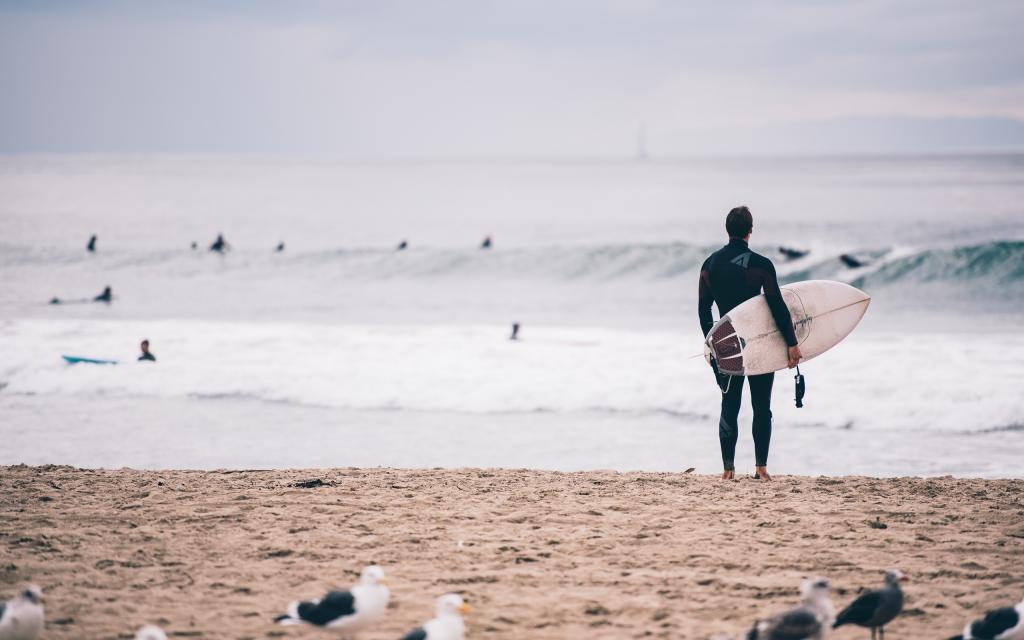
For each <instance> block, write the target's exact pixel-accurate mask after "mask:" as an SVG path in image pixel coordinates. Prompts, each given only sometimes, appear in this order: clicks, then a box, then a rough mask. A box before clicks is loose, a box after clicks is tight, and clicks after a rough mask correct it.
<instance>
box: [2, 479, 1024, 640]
mask: <svg viewBox="0 0 1024 640" xmlns="http://www.w3.org/2000/svg"><path fill="white" fill-rule="evenodd" d="M305 480H319V481H320V482H321V483H322V484H318V485H317V486H314V487H311V488H301V487H299V486H296V483H299V482H301V481H305ZM0 513H3V514H4V516H3V518H2V519H0V548H3V549H4V552H5V556H6V557H7V560H6V561H5V562H4V563H3V565H4V566H2V567H0V594H2V595H3V596H4V597H9V596H10V595H12V594H13V593H14V591H15V590H16V589H17V588H18V587H19V586H20V585H22V584H24V583H26V582H29V581H34V582H36V583H38V584H40V585H41V586H42V587H43V590H44V592H45V594H46V597H47V627H46V632H45V637H47V638H56V639H59V638H80V637H89V638H117V637H130V634H131V633H133V632H134V630H135V629H136V628H138V627H139V626H141V625H142V624H143V623H146V622H153V623H157V624H161V625H162V626H164V627H165V629H166V630H167V631H168V633H169V635H173V634H177V635H198V636H201V637H216V638H237V639H241V638H265V637H287V638H291V637H295V638H298V637H308V636H310V634H311V632H310V631H309V630H306V629H302V628H286V627H277V626H274V625H273V624H271V622H270V619H271V617H272V616H273V615H275V614H277V613H280V612H281V611H283V608H284V606H285V605H286V604H287V603H288V602H289V601H290V600H292V599H294V598H297V597H302V598H309V597H319V596H320V595H322V592H323V591H324V590H325V589H328V588H332V587H347V586H348V585H349V584H351V582H352V580H354V578H355V575H356V574H357V573H358V572H359V570H360V569H361V568H362V567H363V566H364V565H366V564H369V563H371V562H378V563H380V564H381V565H382V566H383V567H384V569H385V571H387V573H388V575H389V577H390V580H391V587H392V608H391V610H390V611H389V614H388V616H387V617H386V619H385V620H384V621H383V622H382V623H380V625H379V626H377V627H374V628H373V629H371V630H370V631H368V632H367V633H365V634H362V635H361V636H360V637H361V638H368V639H370V640H373V639H376V638H381V639H383V638H396V637H401V635H402V634H404V633H405V632H406V631H408V630H410V629H412V628H413V627H414V626H416V625H418V624H420V623H421V622H423V621H424V620H426V619H427V618H428V617H431V615H432V611H433V601H434V599H435V598H436V597H437V596H438V595H440V594H442V593H444V592H446V591H459V592H461V593H463V594H464V595H465V596H466V597H467V598H468V600H469V601H470V603H471V604H472V606H473V612H472V613H470V614H469V616H468V618H467V625H468V633H467V637H470V638H481V637H483V638H520V637H527V636H528V637H532V638H565V637H571V636H586V637H597V638H623V637H664V638H709V637H712V636H722V635H723V634H724V635H725V636H728V637H733V636H735V637H740V636H742V635H743V634H745V633H746V631H747V630H748V629H749V628H750V625H751V624H752V623H753V621H754V620H755V619H757V618H758V617H766V616H769V615H772V614H773V613H776V612H778V611H781V610H783V609H785V608H788V607H789V606H791V605H792V604H793V603H795V601H796V599H797V586H798V584H799V582H800V580H801V579H802V578H803V577H805V576H810V575H823V576H825V577H827V578H829V579H830V580H831V581H832V584H833V586H834V587H835V588H836V589H837V591H838V592H839V593H834V594H833V602H834V604H835V605H836V608H837V609H840V608H842V607H843V606H845V605H846V604H848V603H849V602H850V601H851V600H852V599H853V597H854V595H855V594H856V592H857V590H858V589H860V588H865V587H866V588H875V587H877V586H878V585H880V584H881V577H882V573H883V572H884V571H885V570H886V569H889V568H893V567H898V568H900V569H902V570H903V571H904V572H906V573H907V574H908V576H909V578H910V581H909V582H908V583H906V586H905V591H906V594H907V604H906V608H905V611H904V613H903V614H902V615H901V616H900V617H899V618H897V620H895V621H894V622H893V623H892V624H891V625H890V626H889V627H887V629H886V630H887V631H889V632H890V633H891V634H892V635H893V637H898V638H921V639H924V638H936V637H948V636H951V635H955V634H956V633H958V632H959V630H960V629H962V627H963V625H964V623H965V622H967V621H968V620H969V619H972V618H973V617H976V616H978V615H979V614H981V613H983V612H984V611H985V610H987V609H989V608H992V607H995V606H1005V605H1008V604H1011V603H1014V602H1017V601H1019V600H1020V597H1021V591H1022V586H1024V570H1022V569H1021V566H1020V560H1019V559H1020V558H1021V557H1024V480H985V479H956V478H951V477H932V478H868V477H862V476H846V477H835V478H831V477H825V476H819V477H799V476H778V477H776V480H775V481H774V482H773V483H771V484H765V483H760V482H757V481H753V480H748V479H740V480H738V481H735V482H721V481H719V480H718V479H717V478H715V477H713V476H700V475H686V474H674V473H640V472H630V473H619V472H612V471H582V472H557V471H534V470H527V469H514V470H513V469H420V470H412V469H386V468H376V469H370V468H362V469H359V468H346V469H290V470H247V471H225V470H221V471H175V470H165V471H138V470H131V469H119V470H86V469H74V468H71V467H66V466H52V465H48V466H41V467H28V466H23V465H18V466H3V467H0ZM882 525H884V527H883V526H882ZM866 633H867V632H866V630H862V629H856V628H848V627H844V628H841V629H838V630H836V631H835V632H834V633H833V635H832V636H831V637H833V638H838V639H840V640H842V639H844V638H850V639H853V638H859V637H866ZM942 634H945V635H942Z"/></svg>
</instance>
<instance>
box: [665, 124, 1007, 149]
mask: <svg viewBox="0 0 1024 640" xmlns="http://www.w3.org/2000/svg"><path fill="white" fill-rule="evenodd" d="M651 147H652V151H651V154H652V155H653V156H655V157H656V156H658V155H659V154H669V155H676V154H683V155H691V154H703V153H712V154H739V155H742V154H750V153H753V154H846V153H909V154H912V153H952V152H971V151H975V152H981V151H993V152H998V151H1024V120H1017V119H1014V118H913V117H885V118H868V117H860V118H837V119H830V120H820V121H813V122H793V123H789V124H785V125H776V126H766V127H750V128H729V129H725V128H723V129H715V130H707V129H703V130H693V131H685V132H677V133H673V134H669V135H666V136H657V135H654V136H652V143H651Z"/></svg>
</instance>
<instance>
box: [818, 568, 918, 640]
mask: <svg viewBox="0 0 1024 640" xmlns="http://www.w3.org/2000/svg"><path fill="white" fill-rule="evenodd" d="M906 579H907V577H906V576H905V575H903V572H902V571H900V570H899V569H890V570H889V571H886V572H885V585H884V586H883V587H882V588H881V589H875V590H873V591H868V592H867V593H863V594H861V595H860V596H858V597H857V599H856V600H854V601H853V602H851V603H850V606H848V607H846V608H845V609H843V610H842V611H841V612H840V613H839V617H837V618H836V623H835V624H834V625H832V628H833V629H835V628H836V627H841V626H843V625H844V624H855V625H857V626H859V627H867V628H869V629H871V640H875V636H876V633H877V636H878V638H879V640H882V639H883V638H885V625H887V624H889V623H890V622H892V621H893V620H894V619H895V618H896V616H898V615H900V612H901V611H903V591H902V590H901V589H900V582H902V581H903V580H906Z"/></svg>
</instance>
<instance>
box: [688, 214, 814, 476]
mask: <svg viewBox="0 0 1024 640" xmlns="http://www.w3.org/2000/svg"><path fill="white" fill-rule="evenodd" d="M753 228H754V218H753V216H752V215H751V214H750V210H749V209H747V208H746V207H736V208H735V209H733V210H732V211H730V212H729V215H728V216H726V218H725V230H726V231H728V232H729V244H727V245H725V246H724V247H722V248H721V249H719V250H718V251H716V252H714V253H713V254H711V255H710V256H709V257H708V259H707V260H705V261H704V264H703V265H702V266H701V268H700V281H699V284H698V294H697V299H698V302H697V315H698V316H700V328H701V331H702V333H703V335H705V336H707V335H708V332H709V331H711V327H712V326H714V324H715V321H714V317H713V316H712V315H711V303H712V302H713V303H715V304H716V305H717V306H718V317H719V318H721V317H722V316H724V315H725V314H727V313H729V311H731V310H732V309H733V308H734V307H736V306H737V305H739V304H740V303H742V302H744V301H746V300H749V299H750V298H753V297H755V296H757V295H760V294H761V292H762V290H763V291H764V295H765V299H766V300H767V301H768V307H769V309H770V310H771V312H772V317H773V318H774V319H775V324H776V325H778V327H779V331H780V332H781V333H782V337H783V338H784V339H785V340H786V345H787V346H788V349H789V353H788V360H789V366H790V368H792V367H795V366H796V365H797V363H799V362H800V359H801V358H802V357H803V355H802V354H801V353H800V347H798V346H797V340H796V333H795V332H794V331H793V320H792V318H790V315H789V309H788V308H787V307H786V303H785V302H784V301H783V300H782V292H781V291H780V290H779V280H778V278H777V277H776V275H775V265H773V264H772V261H771V260H769V259H768V258H766V257H764V256H762V255H760V254H758V253H754V252H753V251H751V250H750V247H749V246H748V244H747V243H748V242H749V241H750V234H751V232H752V231H753ZM712 366H714V363H712ZM715 376H716V378H717V379H718V385H719V386H720V387H721V388H722V414H721V417H720V418H719V420H718V439H719V443H720V444H721V446H722V465H723V466H724V467H725V471H724V472H723V473H722V479H723V480H731V479H732V478H734V477H735V476H736V471H735V465H734V458H735V455H736V440H737V438H738V435H739V427H738V425H737V421H738V419H739V413H740V402H741V400H742V397H743V396H742V394H743V381H744V379H749V380H750V404H751V406H752V407H753V410H754V424H753V431H754V458H755V464H756V467H757V477H758V478H760V479H762V480H771V476H770V475H768V446H769V444H770V442H771V439H772V383H773V382H774V381H775V374H774V373H766V374H764V375H758V376H727V375H723V374H721V373H719V372H718V369H717V367H716V368H715Z"/></svg>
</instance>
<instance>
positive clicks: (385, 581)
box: [377, 578, 388, 584]
mask: <svg viewBox="0 0 1024 640" xmlns="http://www.w3.org/2000/svg"><path fill="white" fill-rule="evenodd" d="M377 583H378V584H387V583H388V579H387V578H381V579H380V580H378V581H377Z"/></svg>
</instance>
